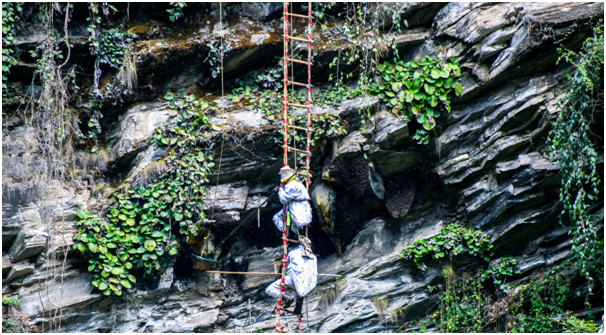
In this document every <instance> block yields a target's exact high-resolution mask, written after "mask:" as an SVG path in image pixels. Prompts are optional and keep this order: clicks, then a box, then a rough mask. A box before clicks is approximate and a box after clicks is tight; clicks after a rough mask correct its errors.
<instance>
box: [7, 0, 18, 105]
mask: <svg viewBox="0 0 606 335" xmlns="http://www.w3.org/2000/svg"><path fill="white" fill-rule="evenodd" d="M21 11H22V8H21V4H20V3H19V2H3V3H2V100H4V101H6V99H7V98H8V95H6V94H7V93H8V92H7V89H8V86H7V84H6V82H7V80H8V78H7V77H8V74H9V73H10V68H11V66H12V65H13V64H15V63H16V62H17V59H18V58H19V49H17V48H16V47H14V46H13V44H14V43H15V36H14V34H15V22H16V19H17V15H18V13H20V12H21Z"/></svg>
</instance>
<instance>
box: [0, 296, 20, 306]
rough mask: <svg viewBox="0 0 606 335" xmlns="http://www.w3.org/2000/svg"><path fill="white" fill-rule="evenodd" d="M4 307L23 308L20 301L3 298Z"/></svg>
mask: <svg viewBox="0 0 606 335" xmlns="http://www.w3.org/2000/svg"><path fill="white" fill-rule="evenodd" d="M2 306H16V307H19V308H20V307H21V302H19V299H15V298H4V297H3V298H2Z"/></svg>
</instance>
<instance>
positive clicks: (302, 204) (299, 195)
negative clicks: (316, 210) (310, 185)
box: [278, 179, 312, 228]
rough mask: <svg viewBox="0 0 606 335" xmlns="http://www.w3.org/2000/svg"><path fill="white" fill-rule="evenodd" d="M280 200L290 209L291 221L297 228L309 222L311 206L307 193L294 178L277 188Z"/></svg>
mask: <svg viewBox="0 0 606 335" xmlns="http://www.w3.org/2000/svg"><path fill="white" fill-rule="evenodd" d="M278 197H279V198H280V202H281V203H282V204H285V205H286V209H287V210H289V211H290V218H291V220H292V223H293V224H295V225H296V226H297V227H299V228H303V227H305V226H307V225H308V224H309V223H310V222H311V218H312V215H311V206H310V205H309V199H310V198H309V194H308V193H307V189H306V188H305V186H304V185H303V184H302V183H301V182H300V181H298V180H296V179H294V180H291V181H289V182H288V183H286V185H284V187H283V188H280V189H279V190H278Z"/></svg>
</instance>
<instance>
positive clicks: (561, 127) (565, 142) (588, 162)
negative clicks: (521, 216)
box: [547, 19, 604, 307]
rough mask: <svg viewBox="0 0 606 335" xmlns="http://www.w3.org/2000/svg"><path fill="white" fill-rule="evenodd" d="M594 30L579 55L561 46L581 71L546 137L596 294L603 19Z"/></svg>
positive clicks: (581, 262) (579, 256)
mask: <svg viewBox="0 0 606 335" xmlns="http://www.w3.org/2000/svg"><path fill="white" fill-rule="evenodd" d="M593 31H594V34H593V36H592V37H589V38H588V39H587V40H585V41H584V42H583V45H582V47H581V50H580V51H579V52H578V53H577V52H574V51H571V50H568V49H565V48H564V47H560V48H559V52H560V55H561V56H560V59H559V61H561V60H562V59H564V60H566V61H567V62H568V63H571V64H573V65H574V66H575V67H576V71H575V73H574V74H573V75H572V76H568V77H567V79H568V87H567V90H566V93H565V96H564V97H563V98H562V100H561V101H560V105H559V106H560V108H561V111H560V113H559V115H558V117H557V119H556V120H555V121H554V122H553V123H552V127H553V129H552V130H551V131H550V133H549V137H548V139H547V143H548V144H549V147H548V150H549V152H550V153H551V154H552V155H553V157H554V161H555V163H556V164H558V165H559V166H560V174H561V175H562V183H561V188H560V203H561V204H562V206H563V209H562V212H561V215H560V222H561V223H563V221H562V218H566V217H567V218H568V219H570V222H571V224H572V226H571V228H570V232H571V234H572V235H573V236H574V238H573V246H572V254H573V256H574V259H575V260H576V265H577V268H578V269H579V271H580V273H581V274H582V275H583V276H584V277H585V278H586V279H587V281H588V285H587V288H588V291H587V293H588V295H589V294H592V289H593V286H594V281H595V278H598V280H599V281H600V282H601V284H602V286H603V285H604V279H603V278H604V238H603V237H600V236H599V230H600V228H599V224H598V222H597V220H596V219H595V218H593V217H592V215H590V211H591V209H592V208H593V207H594V206H596V204H599V203H600V200H599V199H598V195H599V193H600V191H601V183H602V181H601V179H600V170H599V168H598V164H599V159H598V154H599V152H601V151H603V144H602V147H600V146H599V143H600V139H599V136H600V135H598V134H594V133H593V132H592V129H591V127H592V125H594V124H600V123H601V124H603V123H604V28H603V19H600V20H599V21H597V22H596V23H594V27H593ZM586 303H587V304H589V301H588V300H587V302H586ZM588 307H589V306H588Z"/></svg>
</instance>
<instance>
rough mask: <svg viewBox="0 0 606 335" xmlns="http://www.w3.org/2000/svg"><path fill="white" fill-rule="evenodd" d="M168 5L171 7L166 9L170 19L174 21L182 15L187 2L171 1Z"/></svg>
mask: <svg viewBox="0 0 606 335" xmlns="http://www.w3.org/2000/svg"><path fill="white" fill-rule="evenodd" d="M170 5H171V6H172V7H173V8H171V9H167V10H166V11H167V12H168V14H169V18H170V20H171V21H172V22H175V21H177V20H178V19H179V18H180V17H182V16H183V9H184V8H185V7H187V4H186V3H185V2H171V3H170Z"/></svg>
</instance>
